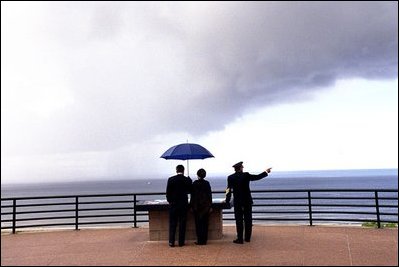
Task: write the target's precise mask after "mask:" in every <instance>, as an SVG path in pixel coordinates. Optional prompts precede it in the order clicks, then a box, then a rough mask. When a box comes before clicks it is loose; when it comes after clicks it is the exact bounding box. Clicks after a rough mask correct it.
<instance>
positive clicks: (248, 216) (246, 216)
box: [234, 204, 252, 241]
mask: <svg viewBox="0 0 399 267" xmlns="http://www.w3.org/2000/svg"><path fill="white" fill-rule="evenodd" d="M234 217H235V220H236V228H237V239H238V240H240V241H242V240H243V232H244V226H245V240H251V235H252V205H251V204H243V205H234Z"/></svg>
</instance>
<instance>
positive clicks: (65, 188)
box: [1, 169, 398, 198]
mask: <svg viewBox="0 0 399 267" xmlns="http://www.w3.org/2000/svg"><path fill="white" fill-rule="evenodd" d="M227 176H228V174H226V176H218V177H212V176H211V177H206V178H205V179H206V180H208V181H209V182H210V184H211V187H212V190H213V191H220V190H224V189H225V188H226V185H227ZM167 179H168V177H165V178H164V179H152V178H149V179H134V178H132V179H124V180H112V179H111V178H110V179H108V180H99V181H86V182H54V183H40V184H35V183H32V184H2V185H1V197H2V198H5V197H33V196H48V195H81V194H119V193H145V192H165V189H166V184H167ZM397 188H398V170H397V169H379V170H333V171H297V172H272V173H270V175H269V176H268V177H266V178H264V179H262V180H260V181H254V182H251V189H252V190H277V189H281V190H285V189H397Z"/></svg>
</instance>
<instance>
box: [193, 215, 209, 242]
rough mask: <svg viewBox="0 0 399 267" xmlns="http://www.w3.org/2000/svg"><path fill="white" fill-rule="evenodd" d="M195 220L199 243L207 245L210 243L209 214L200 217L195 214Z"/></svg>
mask: <svg viewBox="0 0 399 267" xmlns="http://www.w3.org/2000/svg"><path fill="white" fill-rule="evenodd" d="M194 220H195V231H196V233H197V243H198V244H206V242H207V241H208V224H209V222H208V221H209V214H205V215H202V216H199V215H198V214H194Z"/></svg>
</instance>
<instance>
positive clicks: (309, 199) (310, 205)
mask: <svg viewBox="0 0 399 267" xmlns="http://www.w3.org/2000/svg"><path fill="white" fill-rule="evenodd" d="M308 207H309V224H310V226H313V218H312V198H311V195H310V191H308Z"/></svg>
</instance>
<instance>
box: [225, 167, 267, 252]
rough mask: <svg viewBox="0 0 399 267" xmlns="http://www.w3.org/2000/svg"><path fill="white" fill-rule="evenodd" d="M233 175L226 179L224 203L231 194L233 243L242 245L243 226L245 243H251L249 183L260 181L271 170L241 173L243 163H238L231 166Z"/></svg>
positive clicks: (228, 199)
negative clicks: (233, 171)
mask: <svg viewBox="0 0 399 267" xmlns="http://www.w3.org/2000/svg"><path fill="white" fill-rule="evenodd" d="M233 168H234V170H235V173H234V174H232V175H230V176H229V177H228V178H227V189H226V202H230V199H231V192H232V191H233V196H234V200H233V202H234V217H235V221H236V229H237V239H235V240H234V241H233V242H234V243H236V244H243V243H244V238H243V232H244V225H245V241H246V242H250V241H251V234H252V204H253V201H252V196H251V189H250V188H249V182H250V181H256V180H260V179H262V178H264V177H266V176H267V175H268V173H270V171H271V168H268V169H266V170H265V171H264V172H262V173H260V174H258V175H252V174H249V173H248V172H243V169H244V166H243V162H242V161H240V162H238V163H236V164H234V165H233Z"/></svg>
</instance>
